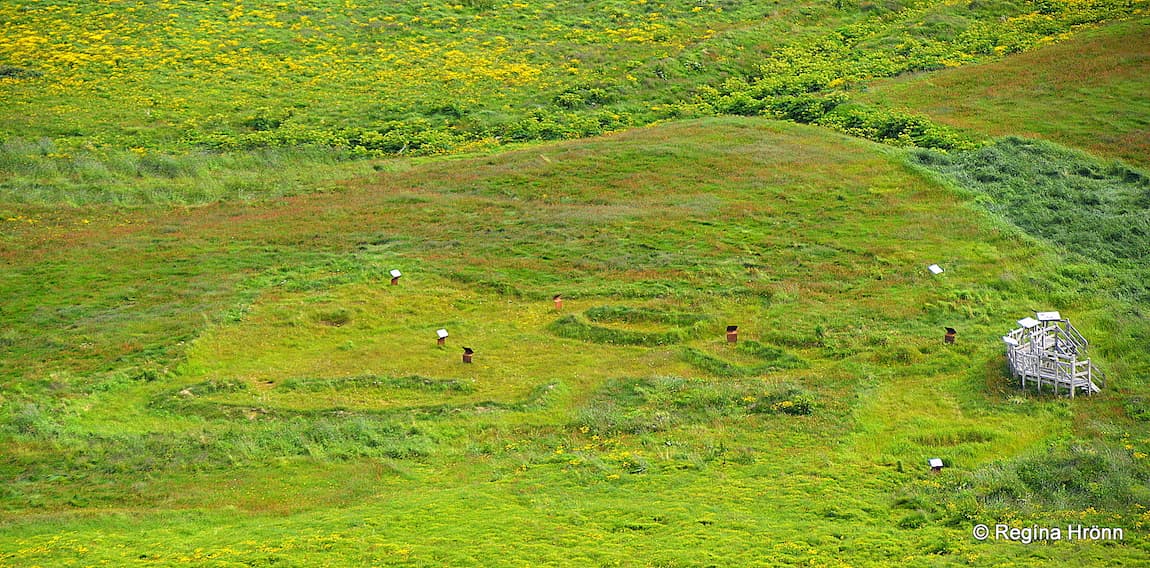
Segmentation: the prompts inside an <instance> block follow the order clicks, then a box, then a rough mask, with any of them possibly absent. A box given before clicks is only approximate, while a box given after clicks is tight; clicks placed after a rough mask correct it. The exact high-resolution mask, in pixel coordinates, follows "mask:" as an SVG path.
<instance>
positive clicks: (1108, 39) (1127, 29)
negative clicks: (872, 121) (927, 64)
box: [862, 18, 1150, 168]
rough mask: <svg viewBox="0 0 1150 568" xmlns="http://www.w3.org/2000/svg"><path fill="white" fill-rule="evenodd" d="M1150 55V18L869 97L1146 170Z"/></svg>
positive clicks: (902, 81) (905, 82) (888, 86)
mask: <svg viewBox="0 0 1150 568" xmlns="http://www.w3.org/2000/svg"><path fill="white" fill-rule="evenodd" d="M1148 50H1150V20H1147V19H1146V18H1141V19H1136V20H1133V21H1129V22H1123V23H1121V24H1116V25H1112V26H1106V27H1104V28H1101V29H1098V30H1092V31H1089V32H1086V33H1083V34H1081V35H1078V36H1076V37H1075V38H1074V39H1072V40H1069V41H1065V42H1062V43H1057V44H1054V45H1050V46H1047V47H1044V48H1042V49H1039V50H1036V51H1033V52H1030V53H1025V54H1021V55H1019V56H1017V57H1011V58H1008V59H1004V60H1002V61H997V62H993V63H986V64H982V65H976V66H970V67H963V68H959V69H951V70H947V71H945V72H941V73H934V74H929V75H920V76H907V77H900V78H898V79H893V80H890V81H886V82H881V83H878V84H876V85H874V86H873V87H871V88H870V89H868V90H867V92H866V94H865V95H864V96H863V97H862V98H863V100H865V101H868V102H870V103H872V104H877V105H882V106H885V107H888V108H896V109H903V110H911V111H914V112H920V113H924V114H927V115H929V116H930V117H931V118H933V119H935V120H937V121H939V122H942V123H945V124H949V125H953V126H957V127H961V128H965V129H970V130H973V131H978V132H984V133H986V134H990V135H993V136H1002V135H1007V134H1012V135H1018V136H1028V137H1036V138H1044V139H1047V140H1051V141H1054V142H1058V143H1060V144H1064V145H1068V146H1073V147H1076V148H1081V149H1083V150H1088V151H1090V152H1093V153H1095V154H1097V155H1100V156H1106V157H1110V158H1118V159H1121V160H1125V161H1127V162H1129V163H1131V164H1136V165H1139V166H1141V167H1143V168H1145V167H1147V166H1150V118H1148V117H1150V95H1148V94H1147V93H1150V79H1148V78H1150V60H1148V59H1147V57H1146V54H1147V52H1148ZM1084 54H1088V56H1084Z"/></svg>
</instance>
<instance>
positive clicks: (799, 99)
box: [0, 0, 1147, 204]
mask: <svg viewBox="0 0 1150 568" xmlns="http://www.w3.org/2000/svg"><path fill="white" fill-rule="evenodd" d="M1146 8H1147V2H1146V1H1145V0H1138V1H1132V2H1122V3H1116V2H1079V1H1071V0H1065V1H1064V0H1051V1H1047V2H1043V3H1041V4H1040V5H1035V4H1034V3H1031V2H1013V1H995V2H970V3H955V2H948V1H942V0H907V1H887V2H877V3H876V2H857V3H856V2H825V3H809V2H799V1H790V0H783V1H780V2H774V3H771V4H759V3H742V4H739V3H732V2H725V1H719V2H703V1H699V2H687V1H683V0H667V1H654V0H652V1H648V0H602V1H595V2H591V3H589V4H587V3H580V4H562V3H559V4H557V3H547V2H541V1H539V2H535V1H529V2H510V3H503V2H494V1H491V0H474V1H468V2H464V3H462V4H451V3H442V4H439V3H433V2H423V3H419V2H398V3H395V2H393V3H388V4H358V3H356V2H351V1H335V0H323V1H314V2H309V3H308V4H307V6H306V7H302V6H296V5H291V4H285V3H282V2H268V1H265V0H258V1H255V2H229V3H226V4H218V3H211V4H206V3H202V2H186V1H185V2H175V1H173V2H160V3H155V2H143V1H127V0H124V1H119V0H118V1H115V2H106V3H70V2H32V1H25V0H18V1H14V2H7V3H5V4H4V5H3V6H0V19H2V20H3V21H5V22H6V25H5V27H4V30H3V31H2V32H0V33H3V34H4V36H3V38H2V39H3V40H4V41H0V98H2V99H3V100H4V101H5V102H4V104H3V105H0V194H2V195H3V197H4V199H5V200H7V201H23V202H39V203H59V202H66V203H73V204H79V203H89V202H110V203H121V204H141V203H145V204H146V203H177V204H188V203H203V202H211V201H215V200H218V199H234V198H241V199H250V198H253V197H269V196H272V197H274V196H279V195H285V194H297V193H300V192H302V191H310V190H315V189H316V186H320V187H323V186H326V185H328V184H329V182H330V181H331V180H333V179H341V178H344V177H347V176H348V175H359V174H362V173H363V172H364V168H363V167H362V165H359V166H357V165H355V164H354V163H353V164H351V165H349V164H347V161H348V160H357V159H363V158H370V157H385V156H396V155H405V156H406V155H412V154H417V155H429V154H443V153H464V152H484V151H490V150H491V149H493V148H498V147H501V146H504V145H507V144H514V143H520V142H527V141H538V140H555V139H564V138H579V137H585V136H592V135H597V134H601V133H605V132H612V131H617V130H620V129H625V128H629V127H634V126H641V125H647V124H652V123H655V122H659V121H663V120H669V119H678V118H691V117H702V116H715V115H723V114H735V115H766V116H771V117H776V118H783V119H786V120H792V121H796V122H803V123H811V122H817V123H819V124H823V125H826V126H829V127H831V128H835V129H838V130H840V131H844V132H848V133H851V134H853V135H858V136H863V137H867V138H870V139H874V140H883V141H888V142H892V143H896V144H902V145H905V144H912V143H913V144H917V145H921V146H927V147H937V148H948V149H954V148H962V147H967V146H969V141H968V140H967V139H966V138H965V137H964V136H963V135H961V134H958V133H956V132H954V131H953V130H952V129H949V128H945V127H942V126H939V125H936V124H931V123H930V122H929V121H926V120H924V119H922V118H921V117H917V116H913V115H907V114H904V113H897V112H895V113H892V112H889V111H888V112H883V111H878V110H875V109H872V108H869V107H859V106H858V105H852V104H849V103H850V101H851V97H852V96H853V94H854V93H856V92H857V91H858V89H859V88H861V87H863V86H865V85H867V84H869V83H870V82H871V81H873V80H874V79H876V78H881V77H892V76H896V75H900V74H904V73H908V72H916V71H930V70H938V69H945V68H949V67H957V66H963V65H968V64H971V63H977V62H983V61H993V60H998V59H1001V58H1002V57H1003V56H1005V55H1008V54H1013V53H1019V52H1024V51H1027V50H1030V49H1032V48H1033V47H1035V46H1039V45H1043V44H1044V43H1048V42H1051V41H1058V40H1061V39H1065V38H1067V37H1070V36H1072V35H1073V33H1074V32H1075V31H1077V30H1080V29H1082V28H1084V27H1088V26H1089V25H1091V24H1095V23H1099V22H1106V21H1112V20H1116V19H1123V18H1129V17H1135V16H1137V15H1138V14H1140V13H1142V12H1143V11H1144V10H1145V9H1146Z"/></svg>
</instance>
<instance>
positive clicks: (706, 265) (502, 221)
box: [0, 119, 1150, 566]
mask: <svg viewBox="0 0 1150 568" xmlns="http://www.w3.org/2000/svg"><path fill="white" fill-rule="evenodd" d="M904 160H905V158H904V156H903V155H902V154H901V152H897V151H891V150H887V149H883V148H882V147H879V146H876V145H873V144H870V143H865V142H857V141H853V140H851V139H848V138H844V137H841V136H839V135H835V134H828V133H826V132H824V131H820V130H817V129H814V128H811V127H802V126H794V125H790V126H788V125H786V124H784V123H772V122H765V121H762V120H759V119H724V120H708V121H691V122H682V123H676V124H673V125H666V126H662V127H658V128H651V129H642V130H636V131H631V132H627V133H623V134H619V135H616V136H612V137H608V138H605V139H601V140H597V141H593V142H565V143H559V144H553V145H547V146H540V147H534V148H531V149H525V150H521V151H515V152H510V153H507V154H503V155H499V156H491V157H486V158H478V159H469V160H451V161H438V162H430V163H426V164H421V165H413V166H412V167H410V168H408V169H405V170H404V171H400V172H393V173H383V174H380V175H379V176H377V177H375V178H374V179H369V180H363V181H362V182H359V183H355V184H352V185H349V186H347V187H346V188H345V189H344V190H342V191H340V192H337V193H331V194H326V195H311V196H303V197H297V198H291V199H285V200H282V201H280V202H275V203H268V204H266V205H262V206H258V207H256V206H251V205H243V204H222V205H217V206H213V207H208V208H200V209H193V210H176V211H135V212H127V213H125V212H121V211H117V210H114V209H103V208H97V209H44V210H36V209H28V208H26V207H22V208H21V211H23V213H21V215H22V218H21V219H19V220H16V221H7V222H6V223H5V225H4V226H5V228H6V230H7V231H8V232H7V234H8V235H9V237H8V240H6V241H5V245H4V252H5V262H6V263H7V264H8V266H9V270H7V271H6V273H5V278H4V279H3V280H0V283H2V286H3V288H4V290H3V293H4V297H5V298H7V299H9V301H7V302H5V304H4V310H5V316H6V324H5V326H6V327H5V330H4V332H3V337H4V338H5V342H4V345H3V348H4V357H3V359H4V361H5V365H6V366H5V368H4V376H5V384H6V385H7V386H6V389H5V393H4V412H5V419H4V424H5V425H6V426H5V428H6V429H5V440H6V441H5V447H6V451H5V452H4V458H3V461H2V462H0V467H3V475H4V477H5V478H6V479H8V480H10V482H9V483H6V484H5V486H4V494H3V505H4V512H3V523H4V531H3V535H4V536H3V537H0V551H2V552H0V559H2V561H3V562H4V563H6V564H10V565H14V566H21V565H34V564H45V565H46V564H60V563H64V562H75V563H82V564H97V563H101V562H108V563H112V564H124V563H158V564H161V565H163V564H176V563H181V562H195V563H216V564H220V565H229V564H248V565H271V564H283V563H287V564H325V563H333V562H334V563H340V564H346V563H353V564H354V563H376V564H388V565H412V566H420V565H441V564H452V565H474V564H482V565H517V564H522V563H527V564H542V563H555V564H565V565H573V564H580V565H582V564H588V563H592V564H611V565H710V564H718V565H755V564H787V563H803V564H813V565H841V564H848V565H867V564H882V563H885V562H887V561H889V559H891V558H900V559H904V561H906V562H910V563H912V564H913V563H930V564H950V563H973V564H991V563H1001V562H1009V561H1019V562H1025V563H1029V564H1033V565H1058V564H1061V563H1062V562H1065V561H1066V559H1067V558H1072V559H1075V560H1076V561H1079V562H1082V563H1087V564H1091V563H1099V562H1102V561H1103V560H1106V561H1118V560H1124V561H1128V562H1139V561H1143V560H1144V559H1145V558H1146V554H1147V552H1146V551H1145V549H1144V541H1143V539H1142V537H1141V536H1140V535H1137V533H1136V532H1135V527H1136V526H1138V523H1141V522H1143V519H1142V518H1141V515H1142V511H1143V509H1141V508H1139V505H1140V504H1144V502H1145V499H1144V497H1145V495H1143V494H1142V493H1137V492H1135V493H1133V494H1130V495H1127V496H1125V497H1122V496H1119V501H1117V502H1111V501H1105V502H1102V501H1098V500H1092V499H1091V498H1090V496H1089V495H1086V496H1082V495H1077V494H1068V495H1067V496H1066V497H1065V499H1064V500H1063V501H1061V502H1060V503H1056V504H1054V505H1052V506H1049V507H1042V508H1039V507H1020V506H1018V505H1017V504H1014V503H1011V502H1003V501H1001V499H999V498H997V497H993V496H992V495H991V494H990V493H986V492H982V493H980V491H982V490H983V489H984V488H981V487H974V488H969V485H968V483H969V479H968V477H967V476H969V475H971V473H973V472H979V471H983V470H984V469H983V468H986V467H1013V466H1010V464H1012V463H1015V462H1013V461H1011V460H1012V458H1014V457H1016V456H1020V457H1024V458H1026V459H1031V460H1037V461H1036V462H1035V463H1038V464H1039V465H1040V466H1041V467H1049V466H1050V463H1051V462H1050V460H1048V459H1046V458H1043V457H1042V456H1043V455H1044V454H1043V453H1042V448H1046V447H1050V448H1054V449H1057V448H1059V447H1061V446H1060V444H1061V443H1062V442H1060V441H1063V440H1072V439H1085V440H1089V441H1090V442H1089V443H1091V444H1096V447H1097V448H1099V449H1100V450H1099V451H1104V452H1107V453H1105V454H1104V455H1107V456H1112V457H1110V458H1107V461H1104V462H1102V464H1101V465H1100V466H1099V467H1112V468H1117V469H1116V470H1114V471H1112V472H1111V473H1110V474H1105V475H1103V474H1099V475H1100V477H1099V479H1101V480H1104V479H1107V478H1108V476H1109V477H1112V476H1113V474H1114V472H1120V473H1121V475H1122V476H1124V477H1122V479H1125V480H1128V481H1130V482H1131V483H1132V485H1128V486H1129V487H1136V486H1137V485H1138V484H1140V483H1144V480H1145V479H1147V478H1148V476H1150V472H1148V471H1147V469H1146V466H1145V464H1144V463H1143V461H1141V460H1142V458H1140V457H1139V456H1142V455H1144V454H1142V452H1144V451H1146V444H1147V443H1146V441H1145V440H1143V439H1142V436H1144V434H1142V433H1141V432H1143V430H1142V428H1141V427H1140V426H1138V425H1137V424H1136V423H1134V422H1129V421H1128V420H1127V419H1125V418H1122V417H1121V416H1122V410H1121V408H1120V405H1119V404H1118V400H1116V399H1115V398H1113V397H1112V396H1103V397H1099V398H1097V399H1093V400H1091V399H1078V400H1075V401H1074V402H1073V403H1070V401H1068V400H1065V399H1059V398H1051V397H1041V396H1035V395H1033V394H1028V393H1023V392H1019V391H1017V390H1015V389H1014V388H1012V387H1011V386H1009V385H1007V384H1006V383H1005V382H1004V379H1003V377H1002V373H1001V355H1000V353H999V348H998V340H997V337H998V336H999V335H1001V334H1002V333H1003V332H1004V331H1006V330H1007V329H1008V328H1009V327H1010V323H1011V322H1012V321H1013V320H1014V319H1017V318H1018V317H1021V316H1023V315H1026V314H1027V313H1029V310H1030V309H1032V307H1054V308H1060V309H1063V310H1064V313H1067V314H1068V315H1070V316H1071V317H1072V318H1074V320H1075V323H1076V324H1077V325H1079V326H1080V327H1081V328H1082V329H1083V330H1084V332H1085V333H1086V334H1087V335H1088V336H1090V337H1091V338H1092V339H1094V340H1095V341H1096V342H1097V349H1098V350H1099V353H1100V354H1101V357H1102V359H1103V360H1104V364H1107V365H1114V366H1117V365H1124V366H1125V370H1126V371H1127V372H1123V373H1114V384H1112V385H1110V386H1111V387H1113V388H1115V389H1123V388H1127V389H1129V388H1131V387H1134V388H1136V387H1138V385H1137V384H1136V383H1134V382H1131V381H1130V380H1129V379H1128V378H1127V376H1128V375H1132V374H1144V373H1145V369H1146V368H1147V357H1146V353H1145V352H1144V350H1132V349H1131V348H1130V343H1131V342H1137V341H1138V337H1146V334H1147V329H1146V328H1147V326H1146V324H1145V322H1144V321H1142V320H1140V319H1138V318H1133V319H1132V318H1131V317H1130V316H1129V314H1128V313H1126V312H1124V311H1123V310H1122V309H1121V307H1120V305H1118V304H1115V303H1114V302H1112V301H1108V300H1105V299H1104V298H1103V297H1102V296H1099V295H1098V294H1099V293H1100V290H1099V288H1097V286H1098V283H1097V282H1093V281H1090V280H1088V279H1077V278H1073V277H1072V276H1071V275H1070V274H1068V273H1067V272H1065V270H1063V269H1061V268H1060V267H1061V266H1062V265H1061V263H1060V261H1059V260H1058V259H1057V257H1055V256H1054V255H1052V254H1051V253H1050V252H1048V251H1047V250H1045V249H1043V248H1041V247H1040V246H1038V245H1036V244H1034V243H1033V242H1032V241H1030V240H1029V239H1028V238H1025V237H1023V236H1022V235H1021V234H1020V233H1018V232H1016V231H1014V230H1011V229H1008V228H1005V227H1004V226H1002V225H1000V224H998V223H999V222H998V221H996V220H995V219H994V218H992V217H988V216H987V215H985V214H984V213H980V212H979V210H978V209H976V208H972V207H970V206H968V205H965V204H964V203H963V202H962V201H961V200H959V199H958V198H957V197H956V196H955V194H954V193H953V191H952V190H950V189H947V188H946V187H945V186H943V185H939V184H938V183H937V182H935V181H934V180H933V179H932V178H930V177H924V176H923V175H921V174H918V173H916V172H915V170H912V169H908V168H907V167H906V166H905V165H904ZM799 164H801V165H802V167H798V165H799ZM110 258H114V259H116V261H115V264H114V265H109V263H108V259H110ZM934 262H938V263H941V264H942V265H943V266H945V267H946V269H947V272H945V273H944V274H942V275H940V276H932V275H931V274H930V273H929V272H928V271H926V270H925V267H926V265H927V264H930V263H934ZM393 267H397V268H400V269H401V270H403V272H404V273H405V276H403V278H402V279H401V280H400V284H399V285H398V286H390V285H389V284H388V283H387V279H388V277H387V276H386V272H387V271H388V270H389V269H391V268H393ZM46 284H48V285H46ZM556 293H561V294H563V295H564V296H565V298H566V301H565V303H564V305H563V307H562V310H561V311H557V310H556V308H555V306H554V304H553V302H552V300H551V298H552V296H553V295H554V294H556ZM565 318H570V319H573V320H574V321H575V322H578V323H580V324H581V325H582V326H583V327H581V328H580V329H584V330H591V331H589V332H587V334H586V335H584V336H578V335H575V336H573V337H572V336H569V335H567V334H564V333H558V332H557V330H556V323H557V322H559V321H564V319H565ZM730 324H737V325H739V326H740V343H739V344H738V346H737V347H736V346H731V345H728V344H727V343H726V342H725V340H724V338H723V334H724V327H725V326H726V325H730ZM943 326H953V327H957V328H958V329H959V330H960V340H959V342H958V343H957V344H956V345H954V346H945V345H943V343H942V341H941V330H942V328H943ZM439 327H446V328H447V329H448V330H449V331H450V334H451V335H450V337H449V338H448V342H447V346H445V347H444V348H442V349H440V348H438V347H437V346H436V345H435V342H434V337H435V336H434V330H435V329H437V328H439ZM596 330H598V331H596ZM636 337H658V338H662V339H658V340H636V341H630V340H629V339H634V338H636ZM625 339H626V340H625ZM463 345H466V346H469V347H473V348H475V349H476V352H477V354H476V359H475V362H474V363H472V364H470V365H466V364H464V363H462V361H461V360H460V356H459V354H460V350H459V348H460V346H463ZM1124 386H1125V387H1124ZM1123 444H1125V445H1126V446H1127V447H1128V448H1129V449H1123V448H1124V446H1123ZM1036 451H1038V452H1039V453H1037V454H1036V453H1034V452H1036ZM1052 455H1055V456H1057V455H1061V454H1052ZM935 456H939V457H942V458H943V459H945V460H946V462H947V464H948V466H949V468H948V470H946V472H944V474H942V475H941V476H932V475H930V474H929V473H928V472H927V471H926V467H925V460H926V459H927V458H928V457H935ZM1121 456H1125V458H1124V459H1122V458H1121ZM1001 460H1005V461H1001ZM1018 463H1023V462H1018ZM1026 463H1029V462H1026ZM996 464H1006V465H1005V466H1003V465H996ZM1033 470H1034V468H1033V467H1032V468H1031V470H1028V471H1033ZM1083 471H1084V472H1089V471H1094V472H1095V473H1098V472H1097V471H1096V470H1086V469H1083ZM1056 473H1057V472H1055V473H1051V474H1039V476H1040V477H1039V478H1040V479H1041V478H1042V477H1041V476H1042V475H1052V476H1053V475H1056ZM1085 474H1086V475H1090V474H1089V473H1085ZM1028 479H1030V478H1028ZM1051 479H1054V478H1053V477H1052V478H1051ZM943 487H968V489H960V490H958V491H955V490H948V491H947V492H945V493H936V492H935V491H937V489H936V488H943ZM1020 487H1023V488H1024V487H1025V486H1020ZM1106 487H1109V486H1106ZM996 521H1002V522H1014V523H1021V524H1023V525H1029V524H1031V523H1042V524H1048V523H1058V524H1065V523H1068V522H1079V521H1081V522H1085V523H1087V524H1090V523H1094V524H1102V523H1105V524H1107V526H1110V525H1119V526H1124V527H1128V528H1129V529H1130V530H1131V533H1130V534H1131V535H1132V536H1131V537H1129V538H1128V539H1127V541H1125V542H1123V543H1117V544H1111V545H1101V544H1098V545H1075V544H1073V543H1055V544H1051V545H1049V546H1043V547H1040V548H1035V547H1034V546H1033V545H1032V546H1025V545H1022V544H1013V543H1008V542H988V543H979V542H977V541H975V540H973V539H972V538H971V537H970V530H971V524H972V523H973V522H989V523H993V522H996Z"/></svg>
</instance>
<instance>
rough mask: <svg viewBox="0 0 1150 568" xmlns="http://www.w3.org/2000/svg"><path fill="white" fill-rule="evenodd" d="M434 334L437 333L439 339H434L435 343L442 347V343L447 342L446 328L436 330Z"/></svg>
mask: <svg viewBox="0 0 1150 568" xmlns="http://www.w3.org/2000/svg"><path fill="white" fill-rule="evenodd" d="M435 335H437V336H438V337H439V339H438V340H436V342H435V343H436V345H439V346H440V347H443V346H444V345H446V344H447V330H446V329H440V330H436V332H435Z"/></svg>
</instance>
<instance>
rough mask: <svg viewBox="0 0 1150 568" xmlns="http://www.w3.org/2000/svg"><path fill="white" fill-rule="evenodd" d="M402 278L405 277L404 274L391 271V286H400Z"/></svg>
mask: <svg viewBox="0 0 1150 568" xmlns="http://www.w3.org/2000/svg"><path fill="white" fill-rule="evenodd" d="M400 276H403V273H402V272H400V271H399V270H392V271H391V285H392V286H395V285H396V284H399V277H400Z"/></svg>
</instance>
